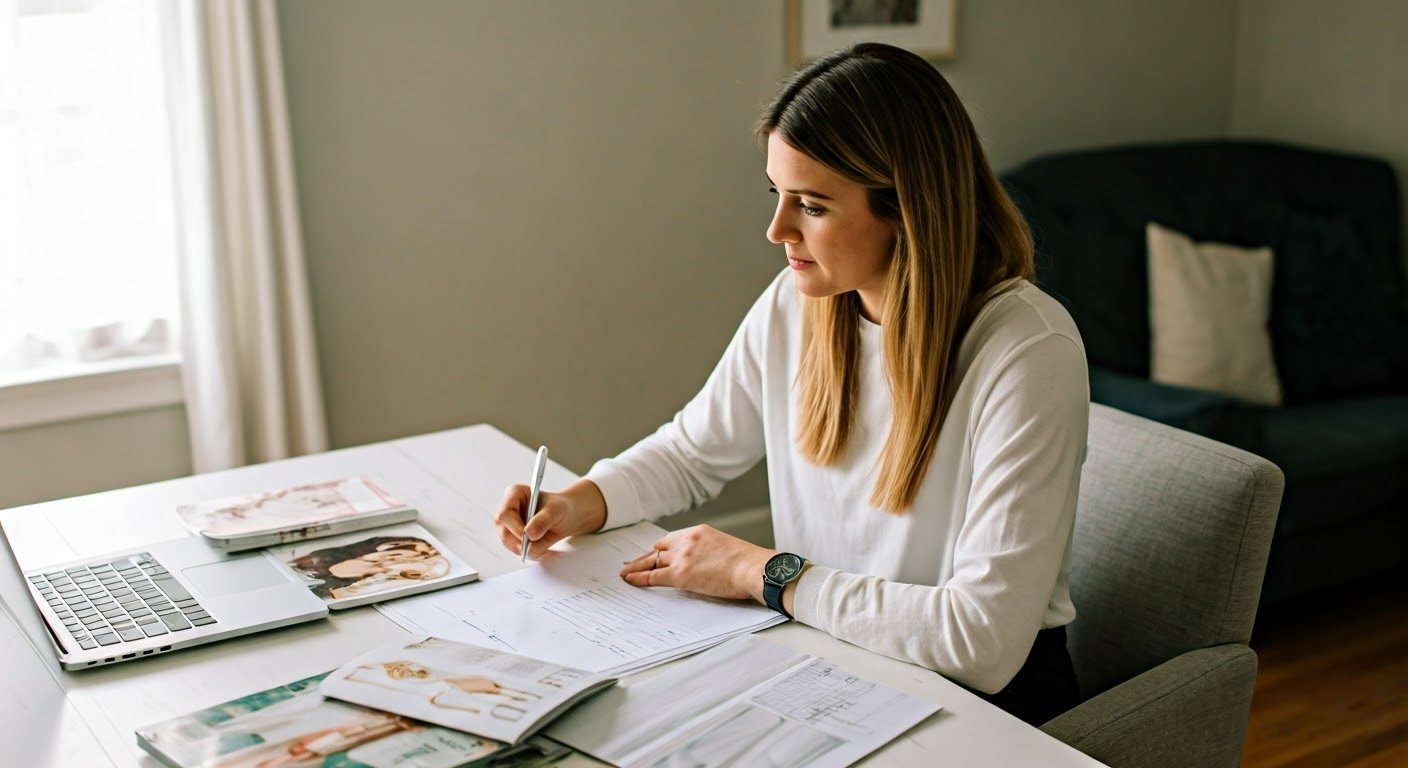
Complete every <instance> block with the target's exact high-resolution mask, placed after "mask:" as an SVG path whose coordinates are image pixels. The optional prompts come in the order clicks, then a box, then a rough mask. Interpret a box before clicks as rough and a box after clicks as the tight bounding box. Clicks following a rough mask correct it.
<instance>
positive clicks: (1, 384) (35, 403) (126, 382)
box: [0, 355, 185, 431]
mask: <svg viewBox="0 0 1408 768" xmlns="http://www.w3.org/2000/svg"><path fill="white" fill-rule="evenodd" d="M183 402H185V395H184V393H183V392H182V389H181V362H180V359H179V358H177V357H176V356H175V355H168V356H162V357H155V358H143V359H141V360H120V361H112V362H107V363H97V364H88V365H82V366H72V367H70V368H64V369H52V370H49V369H45V370H41V371H38V372H33V373H26V374H23V375H21V376H13V377H9V378H0V431H5V430H11V429H20V428H22V427H33V426H38V425H41V424H52V423H54V422H60V421H72V420H74V419H85V418H91V417H94V416H105V415H109V414H115V413H126V412H129V411H140V410H145V409H148V408H159V407H162V406H166V405H177V404H180V403H183Z"/></svg>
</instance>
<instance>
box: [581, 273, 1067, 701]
mask: <svg viewBox="0 0 1408 768" xmlns="http://www.w3.org/2000/svg"><path fill="white" fill-rule="evenodd" d="M801 314H802V313H801V301H800V299H799V297H798V292H797V288H796V285H795V282H794V280H793V277H792V274H791V271H790V270H785V271H784V272H783V273H782V274H781V275H779V276H778V278H777V279H776V280H774V281H773V283H772V285H770V286H769V287H768V289H767V290H766V291H765V292H764V293H763V295H762V296H761V297H760V298H759V299H758V301H757V302H756V303H755V304H754V305H753V308H752V309H751V310H750V311H749V312H748V315H747V317H745V318H744V320H743V323H742V325H741V326H740V327H739V329H738V332H737V333H736V334H735V336H734V338H733V341H732V342H730V344H729V346H728V349H727V350H726V351H725V352H724V355H723V358H722V359H721V360H720V361H719V364H718V366H717V367H716V368H715V369H714V372H713V373H712V374H711V375H710V376H709V379H708V381H706V382H705V384H704V388H703V389H702V390H701V391H700V392H699V394H698V395H696V396H695V397H694V399H693V400H691V401H690V402H689V403H688V404H687V405H685V407H684V408H683V409H682V410H681V411H680V412H679V413H678V414H676V415H675V418H674V419H673V420H672V421H670V422H669V423H667V424H665V425H664V426H662V427H661V428H660V429H659V430H658V431H656V432H655V434H653V435H650V436H649V437H647V438H645V439H644V440H641V441H640V442H639V443H637V444H636V445H634V446H632V447H631V448H629V449H627V450H626V451H625V452H623V453H622V454H621V455H619V456H617V457H616V458H614V459H606V460H603V461H600V462H598V463H597V464H596V465H595V466H593V467H592V469H591V471H590V472H588V474H587V477H588V478H590V479H591V480H593V481H594V482H595V483H596V484H597V485H598V486H599V487H600V488H601V491H602V494H603V495H604V496H605V498H606V503H607V520H606V527H607V528H614V527H618V526H622V525H628V524H630V523H634V522H637V521H639V520H641V519H651V520H654V519H657V518H660V517H662V516H664V515H668V514H672V513H675V512H680V511H683V510H686V509H689V508H691V507H694V506H697V505H699V504H701V503H703V502H705V501H707V500H709V499H711V498H713V497H714V496H716V495H718V493H719V491H720V489H722V487H723V485H724V484H725V483H726V482H728V481H729V480H731V479H733V478H735V477H737V476H739V475H741V474H742V473H743V472H745V471H747V470H748V469H749V468H750V467H752V466H753V465H754V464H756V463H757V462H758V460H759V459H762V458H763V457H764V456H766V457H767V461H768V463H767V466H768V486H769V489H770V498H771V506H772V517H773V530H774V532H775V538H776V545H777V547H778V549H780V550H782V551H786V552H794V553H796V554H798V555H801V556H802V557H804V558H806V559H807V560H809V561H811V562H812V563H813V567H811V568H809V569H808V570H807V571H806V572H805V573H804V574H803V575H802V578H801V579H800V580H799V581H798V583H797V588H796V594H795V601H794V614H795V617H796V619H797V620H798V621H801V622H803V623H805V624H808V625H810V626H813V627H816V628H818V629H821V630H823V631H825V632H828V633H830V634H831V635H834V636H835V637H838V638H840V639H842V640H845V641H847V642H850V643H854V644H855V645H859V646H861V647H864V648H868V649H870V650H872V651H875V652H877V653H882V654H885V655H886V656H891V657H894V658H897V659H901V660H904V661H908V662H912V663H915V664H919V665H922V666H924V667H927V668H928V669H932V670H935V671H937V672H939V673H941V674H943V675H944V676H946V677H949V678H951V679H953V680H956V681H958V682H960V683H963V684H964V685H967V686H969V687H972V688H975V689H977V690H979V691H983V692H986V693H994V692H996V691H999V690H1001V689H1002V688H1003V687H1005V686H1006V685H1007V683H1008V682H1010V681H1011V679H1012V678H1013V676H1015V675H1016V674H1017V671H1018V670H1019V669H1020V668H1021V667H1022V664H1023V663H1024V662H1025V661H1026V658H1027V654H1028V653H1029V652H1030V650H1031V647H1032V642H1033V641H1034V639H1035V637H1036V633H1037V631H1038V630H1040V629H1043V628H1046V627H1056V626H1061V625H1063V624H1066V623H1069V622H1070V621H1071V620H1072V619H1073V618H1075V609H1074V607H1073V606H1072V605H1071V598H1070V591H1069V589H1068V586H1067V585H1068V577H1069V574H1070V538H1071V529H1072V525H1073V524H1074V519H1075V506H1076V491H1077V487H1078V485H1079V481H1080V469H1081V462H1082V461H1083V460H1084V458H1085V444H1086V424H1087V420H1088V418H1089V401H1090V398H1089V388H1088V383H1087V382H1088V380H1087V374H1086V362H1085V350H1084V347H1083V346H1082V344H1081V340H1080V335H1079V334H1078V332H1077V331H1076V327H1075V324H1074V323H1073V322H1072V321H1071V318H1070V315H1068V314H1067V313H1066V311H1065V309H1064V308H1063V307H1061V305H1060V304H1059V303H1057V302H1056V301H1055V300H1054V299H1052V298H1051V297H1050V296H1047V295H1046V294H1045V293H1043V292H1042V291H1041V290H1039V289H1038V288H1037V287H1036V286H1034V285H1032V284H1031V283H1029V282H1027V281H1025V280H1016V281H1012V282H1011V283H1009V284H1008V285H1006V286H1005V287H1004V288H1002V289H1000V290H999V291H998V292H997V293H996V294H995V296H994V297H993V298H991V299H990V300H989V301H988V302H987V303H986V304H985V305H984V307H983V308H982V310H981V311H980V312H979V314H978V316H977V318H976V319H975V320H974V322H973V325H972V327H971V328H970V330H969V331H968V333H967V334H966V335H965V337H964V339H963V342H962V344H961V346H960V348H959V354H958V360H957V366H958V371H957V372H958V374H959V376H960V377H961V378H960V383H959V387H958V390H957V394H956V396H955V398H954V401H953V405H952V406H951V407H950V410H949V412H948V415H947V417H946V419H945V421H944V424H943V428H942V430H941V431H940V433H939V441H938V445H937V446H936V450H935V452H934V454H933V459H932V461H931V463H930V464H929V470H928V474H927V475H926V476H925V478H924V481H923V484H922V485H921V486H920V488H919V493H918V496H917V497H916V498H915V502H914V506H913V508H912V509H911V510H910V511H909V512H908V513H907V514H903V515H894V514H890V513H888V512H885V511H883V510H879V509H876V508H874V507H872V506H870V504H869V501H868V500H869V498H870V494H871V491H872V489H873V487H874V483H875V477H876V460H877V458H878V457H879V453H880V449H881V446H882V445H883V444H884V441H885V436H886V433H887V431H888V430H889V426H890V420H891V402H890V394H889V386H888V384H887V383H886V381H885V375H884V370H883V359H882V356H881V328H880V326H878V325H875V324H873V323H870V322H867V321H865V320H864V319H862V321H861V337H862V342H861V354H860V360H861V362H860V366H861V369H860V377H859V382H860V402H859V410H858V411H857V413H858V419H857V424H856V425H855V429H854V430H853V431H852V434H851V443H850V446H849V448H848V450H847V451H846V454H845V456H844V458H843V460H842V461H840V462H838V463H837V464H835V465H832V466H826V467H819V466H816V465H813V464H811V463H810V462H808V461H807V460H806V459H804V458H802V456H801V455H800V454H799V453H798V451H797V450H796V448H795V446H794V445H793V442H792V436H793V434H794V433H795V430H796V424H797V403H796V395H795V387H794V382H795V380H796V376H797V366H798V361H799V358H800V349H801ZM758 578H759V579H761V578H762V574H759V575H758Z"/></svg>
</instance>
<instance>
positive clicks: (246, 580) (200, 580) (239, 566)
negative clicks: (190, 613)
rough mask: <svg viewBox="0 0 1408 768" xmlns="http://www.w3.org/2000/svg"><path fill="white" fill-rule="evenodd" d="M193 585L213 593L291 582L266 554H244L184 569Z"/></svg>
mask: <svg viewBox="0 0 1408 768" xmlns="http://www.w3.org/2000/svg"><path fill="white" fill-rule="evenodd" d="M181 575H182V576H185V577H186V580H187V581H189V582H190V583H191V586H193V587H195V588H196V589H198V590H200V591H201V592H204V593H205V594H207V595H210V596H212V597H214V596H217V595H229V594H234V593H237V592H249V591H251V590H255V589H264V588H265V587H278V586H283V585H286V584H288V583H289V580H288V579H287V578H286V577H285V576H284V575H283V574H282V573H280V572H279V569H278V568H276V567H275V566H274V564H273V563H270V562H269V561H268V560H265V559H264V558H262V557H242V558H239V559H236V560H226V561H224V562H219V563H211V564H209V565H197V566H194V567H192V568H187V569H185V570H183V571H181Z"/></svg>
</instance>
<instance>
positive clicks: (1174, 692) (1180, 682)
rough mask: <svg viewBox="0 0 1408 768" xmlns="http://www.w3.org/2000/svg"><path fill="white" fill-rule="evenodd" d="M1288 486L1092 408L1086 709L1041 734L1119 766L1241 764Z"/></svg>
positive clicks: (1083, 660)
mask: <svg viewBox="0 0 1408 768" xmlns="http://www.w3.org/2000/svg"><path fill="white" fill-rule="evenodd" d="M1283 486H1284V480H1283V478H1282V475H1281V470H1279V469H1278V468H1277V467H1276V465H1274V464H1272V463H1271V462H1269V461H1267V460H1265V459H1263V458H1260V457H1258V456H1255V455H1252V454H1250V453H1247V452H1245V451H1241V450H1238V449H1236V448H1232V447H1230V446H1226V445H1223V444H1222V443H1218V442H1214V441H1212V440H1209V439H1207V438H1204V437H1200V436H1198V435H1194V434H1192V433H1189V432H1184V431H1182V430H1178V429H1174V428H1172V427H1168V426H1165V425H1163V424H1159V423H1156V422H1153V421H1149V420H1147V419H1144V418H1141V417H1138V416H1133V415H1130V414H1127V413H1124V412H1122V411H1116V410H1114V409H1112V408H1107V407H1105V406H1102V405H1092V406H1091V408H1090V439H1089V449H1088V453H1087V456H1086V460H1085V468H1084V471H1083V474H1082V478H1081V488H1080V501H1079V504H1078V505H1077V507H1076V530H1075V538H1074V540H1073V542H1072V547H1073V552H1072V554H1073V558H1072V560H1073V567H1072V573H1071V596H1072V599H1073V600H1074V602H1075V605H1076V613H1077V616H1076V620H1075V622H1074V623H1073V624H1071V625H1070V627H1069V629H1068V632H1069V634H1068V636H1067V642H1068V645H1069V648H1070V651H1071V657H1072V660H1073V661H1074V662H1075V667H1076V674H1077V676H1078V677H1079V679H1080V687H1081V698H1082V699H1083V702H1082V703H1081V704H1080V705H1079V706H1077V707H1075V708H1074V709H1072V710H1070V711H1069V712H1066V713H1065V714H1063V715H1061V716H1059V717H1057V718H1055V719H1054V720H1052V721H1051V722H1049V723H1047V724H1046V725H1044V726H1042V730H1043V731H1045V732H1047V733H1048V734H1050V735H1052V736H1054V737H1056V738H1057V739H1060V740H1061V741H1063V742H1065V743H1067V744H1070V745H1071V746H1073V747H1075V748H1076V749H1079V750H1081V751H1082V752H1085V753H1086V754H1088V755H1090V756H1092V757H1094V758H1096V759H1098V760H1100V761H1102V762H1104V763H1107V764H1108V765H1110V766H1113V767H1114V768H1127V767H1134V766H1150V767H1152V766H1158V767H1159V768H1178V767H1180V766H1188V767H1189V768H1194V767H1196V768H1216V767H1218V766H1236V765H1238V764H1239V763H1240V762H1241V758H1242V745H1243V741H1244V740H1245V738H1246V729H1247V715H1248V712H1249V711H1250V708H1251V699H1252V688H1253V685H1254V683H1255V680H1256V654H1254V653H1253V652H1252V650H1251V648H1250V647H1248V641H1249V640H1250V639H1251V633H1252V621H1253V619H1254V618H1255V617H1256V607H1257V600H1258V597H1259V595H1260V592H1261V580H1262V575H1263V573H1264V571H1265V569H1266V555H1267V551H1268V549H1269V548H1270V546H1271V533H1272V529H1273V527H1274V526H1275V523H1276V514H1277V511H1278V510H1279V509H1280V505H1281V490H1282V488H1283Z"/></svg>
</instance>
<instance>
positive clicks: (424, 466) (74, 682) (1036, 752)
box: [0, 425, 1101, 768]
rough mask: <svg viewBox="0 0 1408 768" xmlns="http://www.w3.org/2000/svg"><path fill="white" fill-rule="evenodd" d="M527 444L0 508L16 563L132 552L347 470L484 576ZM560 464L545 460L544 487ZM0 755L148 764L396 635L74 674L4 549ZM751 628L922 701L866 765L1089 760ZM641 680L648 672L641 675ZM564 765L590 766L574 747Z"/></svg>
mask: <svg viewBox="0 0 1408 768" xmlns="http://www.w3.org/2000/svg"><path fill="white" fill-rule="evenodd" d="M532 463H533V454H532V451H530V450H529V449H528V448H527V447H526V446H524V445H522V444H520V443H518V442H517V441H515V440H513V439H512V438H510V437H508V436H507V435H505V434H503V433H502V432H499V431H498V430H496V429H494V428H493V427H490V426H487V425H479V426H475V427H466V428H463V429H456V430H450V431H447V432H437V433H434V434H429V435H421V436H418V437H412V438H405V439H401V440H392V441H388V442H385V443H378V444H375V445H368V446H361V447H357V448H348V449H345V450H340V451H333V452H330V453H325V454H320V455H317V456H305V457H301V458H297V459H290V460H287V461H279V462H272V463H269V464H262V465H258V466H253V467H242V468H240V469H235V470H230V471H226V472H216V473H211V474H207V475H198V476H195V477H189V478H181V479H178V480H170V481H167V482H162V483H153V484H151V485H144V486H139V487H135V488H126V489H122V490H117V491H109V492H107V493H99V494H93V495H91V496H83V497H78V498H72V499H63V500H60V501H52V502H46V503H43V504H34V505H30V506H27V507H16V508H14V509H10V510H5V511H3V512H0V526H3V528H4V533H5V536H6V537H7V539H8V541H9V543H10V545H11V548H12V549H18V550H22V551H24V553H25V555H24V557H23V559H21V560H20V561H19V563H18V565H19V566H20V567H23V568H33V567H39V566H43V565H48V564H50V563H55V562H59V561H63V560H69V559H73V558H76V557H88V556H96V555H101V554H105V553H108V552H115V551H119V550H124V549H135V548H137V547H140V546H142V545H143V544H144V543H149V542H152V541H157V540H160V539H166V538H175V537H178V536H182V535H186V531H185V529H184V528H182V526H181V524H180V522H179V521H178V520H177V517H176V514H175V508H176V506H177V505H178V504H180V503H183V502H189V501H194V500H198V499H203V498H215V497H220V496H226V495H234V494H242V493H251V492H256V491H260V490H266V489H268V488H276V487H281V486H285V485H294V484H297V483H301V482H308V481H313V480H322V479H330V478H337V477H344V476H349V475H356V474H366V475H371V476H373V477H375V478H377V479H379V480H382V481H384V482H385V484H386V486H387V487H388V488H390V489H392V491H393V492H394V493H396V494H397V495H399V496H401V497H403V498H405V499H406V500H407V501H409V502H411V503H413V504H415V505H416V506H417V507H418V508H419V509H420V513H421V515H420V521H421V523H422V524H423V525H425V526H426V527H427V528H429V529H430V530H431V531H432V532H433V533H434V534H435V535H436V536H438V537H440V538H441V539H442V540H443V541H445V543H446V544H447V545H449V546H450V547H451V548H452V549H453V550H454V551H455V552H456V553H457V554H459V555H460V556H461V557H463V558H464V559H465V560H467V561H468V562H470V563H472V564H473V565H474V566H475V567H476V568H478V569H479V571H480V573H481V575H482V577H483V578H493V577H494V576H496V575H499V574H501V573H506V572H508V571H511V570H514V569H516V568H520V567H525V566H523V565H521V564H520V563H519V561H518V558H516V557H514V556H513V555H512V554H511V553H509V552H508V551H507V550H504V549H503V548H502V547H501V546H500V545H499V544H498V542H497V540H496V536H495V534H494V528H493V523H492V521H491V519H492V512H493V510H494V509H495V508H496V507H497V504H498V502H499V499H500V498H501V496H502V494H503V490H504V488H505V487H506V486H507V485H508V484H509V483H510V482H522V481H523V480H524V479H525V478H526V477H527V475H528V471H529V469H530V468H531V466H532ZM573 478H574V476H573V475H572V473H570V472H568V471H567V470H565V469H563V468H562V467H560V466H557V465H556V464H552V465H550V466H549V468H548V470H547V475H546V477H545V479H544V481H543V482H544V487H546V488H550V489H551V488H559V487H561V486H563V485H565V484H567V483H568V482H570V481H571V480H572V479H573ZM0 560H3V561H4V562H3V563H0V599H3V608H4V613H3V615H0V652H3V654H4V656H3V662H0V663H3V665H4V670H5V671H4V674H3V675H0V680H3V684H0V763H4V764H5V765H15V766H21V765H22V766H83V768H90V767H91V766H102V765H120V766H133V765H140V766H156V765H158V764H157V763H156V762H155V761H154V760H152V759H151V758H149V757H147V756H146V754H145V753H144V752H142V751H141V750H140V749H139V748H138V747H137V743H136V738H135V736H134V735H133V731H134V730H135V729H136V728H138V727H141V726H143V725H148V724H150V723H154V722H157V721H159V720H164V719H166V718H169V717H174V716H176V715H179V714H182V713H185V712H188V711H190V710H194V709H199V708H203V707H207V706H210V705H212V704H217V703H219V702H222V701H228V700H230V699H234V698H237V697H239V696H242V695H245V694H248V693H251V692H254V691H259V690H263V689H265V688H271V687H274V686H277V685H283V684H285V683H287V682H289V681H291V680H297V679H300V678H303V677H307V676H309V675H313V674H316V673H318V672H323V671H325V670H327V669H330V668H332V667H335V666H337V665H338V664H340V663H342V662H343V661H345V660H346V659H348V658H351V657H352V656H354V655H356V654H358V653H361V652H362V651H365V650H367V649H369V648H371V647H373V646H376V645H379V644H382V643H385V642H389V641H391V640H394V639H397V638H400V637H404V636H405V631H404V630H402V629H401V628H400V627H399V626H397V625H396V624H394V623H392V622H391V621H390V620H389V619H387V618H385V617H383V616H382V615H381V614H380V613H379V612H377V611H376V610H375V609H374V608H372V607H370V606H367V607H363V608H354V609H350V610H346V611H342V612H335V613H334V614H333V616H332V617H331V618H330V619H327V620H321V621H314V622H309V623H305V624H301V625H298V626H294V627H289V628H286V629H280V630H273V631H270V632H264V633H260V634H255V635H250V636H247V637H243V638H239V639H236V640H227V641H223V642H217V643H213V644H210V645H205V646H200V647H197V648H192V649H188V650H183V651H179V652H175V653H170V654H164V655H160V656H153V657H151V658H149V659H139V660H134V661H131V662H126V663H122V664H115V665H112V666H105V667H99V668H96V669H93V670H90V671H84V672H73V673H70V672H64V671H62V670H60V669H59V666H58V661H57V659H56V657H55V656H54V654H53V652H52V648H51V646H50V643H49V640H48V638H47V636H46V633H45V630H44V628H43V627H42V626H41V625H40V623H39V617H38V613H37V611H35V610H34V609H33V607H32V606H31V604H30V602H29V596H28V593H27V592H26V591H25V588H24V585H23V583H22V582H21V578H20V569H19V568H17V567H16V562H15V559H14V558H13V557H4V558H0ZM763 636H764V637H766V638H767V639H769V640H773V641H776V642H779V643H782V644H785V645H787V646H790V647H793V648H796V649H798V650H801V651H805V652H808V653H812V654H815V655H818V656H822V657H825V658H827V659H830V660H833V661H835V662H836V663H838V664H840V665H842V666H843V667H845V668H846V669H848V670H851V671H853V672H855V673H856V674H859V675H861V676H863V677H867V678H870V679H872V680H876V681H878V682H882V683H885V684H887V685H891V686H894V687H895V688H899V689H902V690H905V691H909V692H910V693H913V694H916V695H919V696H923V697H925V698H928V699H932V700H933V701H935V702H938V703H939V704H941V705H942V706H943V708H944V709H943V711H942V712H940V713H939V714H938V715H936V716H934V717H932V718H930V719H929V720H927V721H925V722H924V723H922V724H921V725H919V726H918V727H917V728H915V729H913V730H911V731H910V732H909V733H907V734H905V735H904V736H903V737H901V738H900V739H898V740H896V741H894V742H891V743H890V744H889V745H888V746H886V747H885V748H884V749H883V750H881V751H879V752H876V753H873V754H872V755H871V756H870V757H869V758H868V759H867V760H866V761H865V763H866V764H868V765H914V766H931V765H935V764H936V763H942V764H944V765H954V766H979V765H991V766H1023V765H1041V766H1099V765H1101V764H1100V763H1099V762H1097V761H1095V760H1093V759H1091V758H1089V757H1087V756H1085V755H1083V754H1081V753H1079V752H1077V751H1075V750H1074V749H1071V748H1070V747H1067V746H1066V745H1064V744H1061V743H1060V742H1058V741H1056V740H1054V739H1052V738H1050V737H1049V736H1047V735H1046V734H1044V733H1042V732H1041V731H1038V730H1037V729H1035V728H1032V727H1029V726H1027V725H1026V724H1024V723H1022V722H1020V721H1019V720H1017V719H1015V718H1013V717H1011V716H1009V715H1007V714H1006V713H1005V712H1002V711H1001V710H999V709H997V708H996V707H993V706H992V705H990V704H988V703H987V702H985V701H983V700H982V699H979V698H978V697H976V696H974V695H972V694H971V693H968V692H967V691H965V690H963V689H962V688H960V687H959V686H957V685H955V684H953V683H951V682H949V681H948V680H945V679H944V678H942V677H940V676H939V675H937V674H934V673H933V672H930V671H928V670H925V669H922V668H920V667H916V666H914V665H911V664H905V663H903V662H899V661H895V660H893V659H888V658H885V657H882V656H879V655H876V654H874V653H871V652H869V651H865V650H862V649H860V648H857V647H855V646H852V645H848V644H846V643H843V642H841V641H839V640H836V639H835V638H832V637H830V636H829V635H826V634H825V633H822V632H819V631H817V630H814V629H811V628H809V627H805V626H802V625H798V624H786V625H782V626H779V627H775V628H773V629H769V630H767V631H766V632H765V633H763ZM644 674H650V673H649V672H646V673H644ZM562 764H563V765H594V764H595V763H594V762H593V761H590V760H588V759H586V758H583V757H574V758H571V759H570V760H568V761H565V762H564V763H562Z"/></svg>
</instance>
